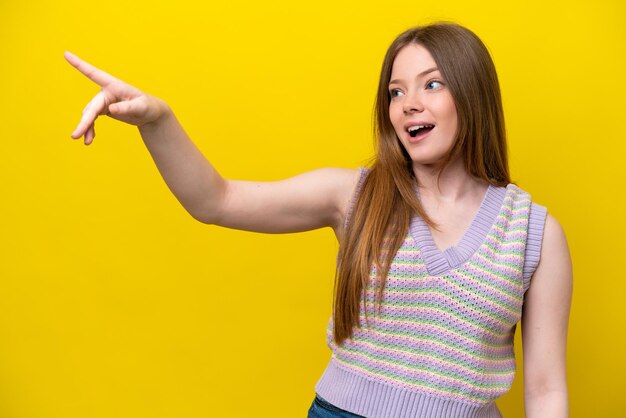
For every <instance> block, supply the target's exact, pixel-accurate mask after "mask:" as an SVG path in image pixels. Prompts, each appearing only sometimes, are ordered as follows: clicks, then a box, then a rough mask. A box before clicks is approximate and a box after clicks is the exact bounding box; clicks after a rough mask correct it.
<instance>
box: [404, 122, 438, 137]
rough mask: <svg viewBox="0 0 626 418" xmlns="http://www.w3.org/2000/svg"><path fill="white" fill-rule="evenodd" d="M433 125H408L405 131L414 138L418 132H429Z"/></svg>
mask: <svg viewBox="0 0 626 418" xmlns="http://www.w3.org/2000/svg"><path fill="white" fill-rule="evenodd" d="M434 127H435V125H415V126H409V128H408V129H407V132H408V133H409V135H411V138H415V137H416V136H417V135H419V134H424V133H426V132H430V131H431V130H432V129H433V128H434Z"/></svg>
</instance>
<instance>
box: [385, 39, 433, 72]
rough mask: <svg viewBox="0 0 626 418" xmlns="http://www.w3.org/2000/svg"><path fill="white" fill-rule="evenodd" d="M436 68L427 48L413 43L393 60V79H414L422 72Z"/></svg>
mask: <svg viewBox="0 0 626 418" xmlns="http://www.w3.org/2000/svg"><path fill="white" fill-rule="evenodd" d="M436 66H437V64H436V63H435V60H434V59H433V57H432V55H430V52H428V50H427V49H426V48H424V47H423V46H421V45H418V44H415V43H412V44H409V45H407V46H405V47H403V48H402V49H401V50H400V52H398V54H397V55H396V58H395V59H394V60H393V66H392V68H391V79H392V80H393V79H413V78H415V77H416V76H417V75H418V74H420V73H421V72H423V71H425V70H428V69H430V68H433V67H436Z"/></svg>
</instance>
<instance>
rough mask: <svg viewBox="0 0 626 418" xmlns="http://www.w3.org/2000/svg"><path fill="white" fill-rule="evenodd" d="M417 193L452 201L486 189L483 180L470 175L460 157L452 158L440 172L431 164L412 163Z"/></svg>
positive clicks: (481, 192)
mask: <svg viewBox="0 0 626 418" xmlns="http://www.w3.org/2000/svg"><path fill="white" fill-rule="evenodd" d="M413 172H414V174H415V177H416V178H417V182H418V186H419V193H420V196H421V197H422V199H424V198H427V199H429V200H431V201H432V200H434V201H437V202H441V203H454V202H457V201H460V200H463V199H465V198H466V197H467V196H468V195H469V196H476V195H477V194H478V195H480V196H482V195H483V194H484V192H485V190H486V189H487V186H488V183H487V182H486V181H485V180H481V179H477V178H475V177H472V176H471V175H470V174H469V173H468V172H467V171H466V170H465V167H464V166H463V162H462V161H461V159H460V158H456V159H454V160H452V161H451V162H450V163H449V164H448V165H447V166H446V167H445V168H444V169H443V171H442V172H441V174H440V173H439V171H437V170H436V168H434V167H433V166H431V165H418V164H413Z"/></svg>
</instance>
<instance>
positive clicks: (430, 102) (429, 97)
mask: <svg viewBox="0 0 626 418" xmlns="http://www.w3.org/2000/svg"><path fill="white" fill-rule="evenodd" d="M389 94H390V97H391V101H390V104H389V117H390V119H391V123H392V124H393V127H394V129H395V131H396V135H397V137H398V139H399V140H400V142H401V143H402V145H403V146H404V148H405V149H406V151H407V153H408V154H409V155H410V157H411V159H412V160H413V165H415V164H422V165H429V164H434V163H437V162H439V161H440V160H441V159H442V158H443V157H444V156H445V155H446V154H447V153H448V151H449V150H450V149H451V148H452V146H453V145H454V141H455V138H456V133H457V121H458V119H457V113H456V106H455V105H454V101H453V100H452V95H451V94H450V91H449V90H448V87H447V86H446V81H445V80H444V79H443V78H442V76H441V73H440V72H439V70H438V69H437V64H435V60H433V57H432V56H431V55H430V52H428V50H427V49H426V48H424V47H423V46H421V45H418V44H410V45H407V46H405V47H404V48H402V49H401V50H400V52H399V53H398V55H397V56H396V58H395V60H394V62H393V67H392V70H391V81H390V82H389Z"/></svg>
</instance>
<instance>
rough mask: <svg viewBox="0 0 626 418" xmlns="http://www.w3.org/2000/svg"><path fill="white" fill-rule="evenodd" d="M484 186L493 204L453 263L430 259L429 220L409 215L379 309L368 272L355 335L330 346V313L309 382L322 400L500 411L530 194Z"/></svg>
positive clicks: (383, 413)
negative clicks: (320, 365) (322, 367)
mask: <svg viewBox="0 0 626 418" xmlns="http://www.w3.org/2000/svg"><path fill="white" fill-rule="evenodd" d="M487 193H488V194H489V193H492V196H491V200H492V201H494V195H493V193H499V196H498V197H497V203H498V204H499V205H500V206H499V207H495V208H494V209H493V210H492V213H493V214H494V216H493V217H492V218H491V219H489V225H485V226H483V228H482V230H483V231H484V234H481V233H478V234H477V235H476V236H475V237H473V241H474V243H473V244H472V243H470V245H468V246H467V247H468V248H470V249H471V250H470V251H469V253H468V254H466V255H465V256H463V254H461V255H460V256H459V260H458V263H454V262H453V263H452V265H448V264H449V263H448V264H446V261H445V260H444V259H443V258H442V257H439V258H438V257H437V255H436V253H437V252H439V251H438V249H437V248H436V246H434V241H432V236H431V235H430V232H429V231H428V227H427V226H426V224H425V223H424V222H423V221H422V220H421V219H419V218H414V219H413V221H412V223H411V228H410V230H409V231H408V233H407V235H406V238H405V240H404V242H403V244H402V246H401V247H400V249H399V250H398V252H397V254H396V256H395V258H394V259H393V262H392V265H391V268H390V270H389V274H388V277H387V282H386V285H385V289H384V292H383V300H382V306H381V309H380V310H378V309H377V307H376V305H375V295H376V292H377V286H378V284H379V280H378V279H377V277H376V272H375V270H373V271H372V276H371V278H370V284H369V287H368V289H367V291H366V296H365V299H364V300H363V301H362V305H361V327H360V328H357V329H355V332H354V337H353V339H351V340H347V341H346V342H345V343H344V344H343V345H342V346H338V345H336V344H335V342H334V341H333V339H332V320H331V322H330V323H329V327H328V331H327V335H328V344H329V347H330V348H331V350H332V352H333V355H332V358H331V361H330V364H329V365H328V367H327V369H326V371H325V372H324V375H323V376H322V377H321V379H320V381H319V382H318V384H317V386H316V391H317V393H318V394H319V395H320V396H321V397H322V398H324V399H325V400H327V401H329V402H331V403H332V404H334V405H336V406H337V407H339V408H342V409H345V410H347V411H350V412H353V413H355V414H358V415H363V416H365V417H368V418H370V417H371V418H378V417H385V418H408V417H419V418H435V417H436V418H442V417H446V418H448V417H449V418H461V417H501V415H500V412H499V411H498V409H497V407H496V405H495V400H496V399H497V398H498V397H500V396H501V395H502V394H504V393H505V392H507V391H508V390H509V389H510V387H511V384H512V382H513V377H514V374H515V358H514V351H513V337H514V333H515V327H516V324H517V322H518V321H519V320H520V318H521V312H522V304H523V300H524V292H525V291H526V289H527V287H528V280H525V279H524V267H525V263H524V259H525V255H527V254H526V243H527V237H528V224H529V212H530V209H531V201H530V197H529V195H528V194H527V193H525V192H524V191H522V190H521V189H519V188H518V187H517V186H515V185H509V186H508V187H507V188H506V189H505V188H495V187H491V186H490V188H489V190H488V192H487ZM484 204H485V202H483V205H484ZM481 209H482V206H481ZM544 216H545V212H544ZM474 222H476V219H475V220H474ZM541 227H543V224H541ZM478 229H479V230H480V228H478ZM540 233H542V230H541V231H540ZM423 235H427V236H428V237H430V238H431V239H430V240H428V239H425V238H424V236H423ZM466 238H467V237H466ZM466 250H467V249H466ZM433 254H434V255H433ZM439 255H441V254H439ZM441 260H444V261H441ZM452 260H453V261H454V260H455V259H454V257H452ZM438 261H440V262H439V263H438ZM366 311H367V315H366Z"/></svg>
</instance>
